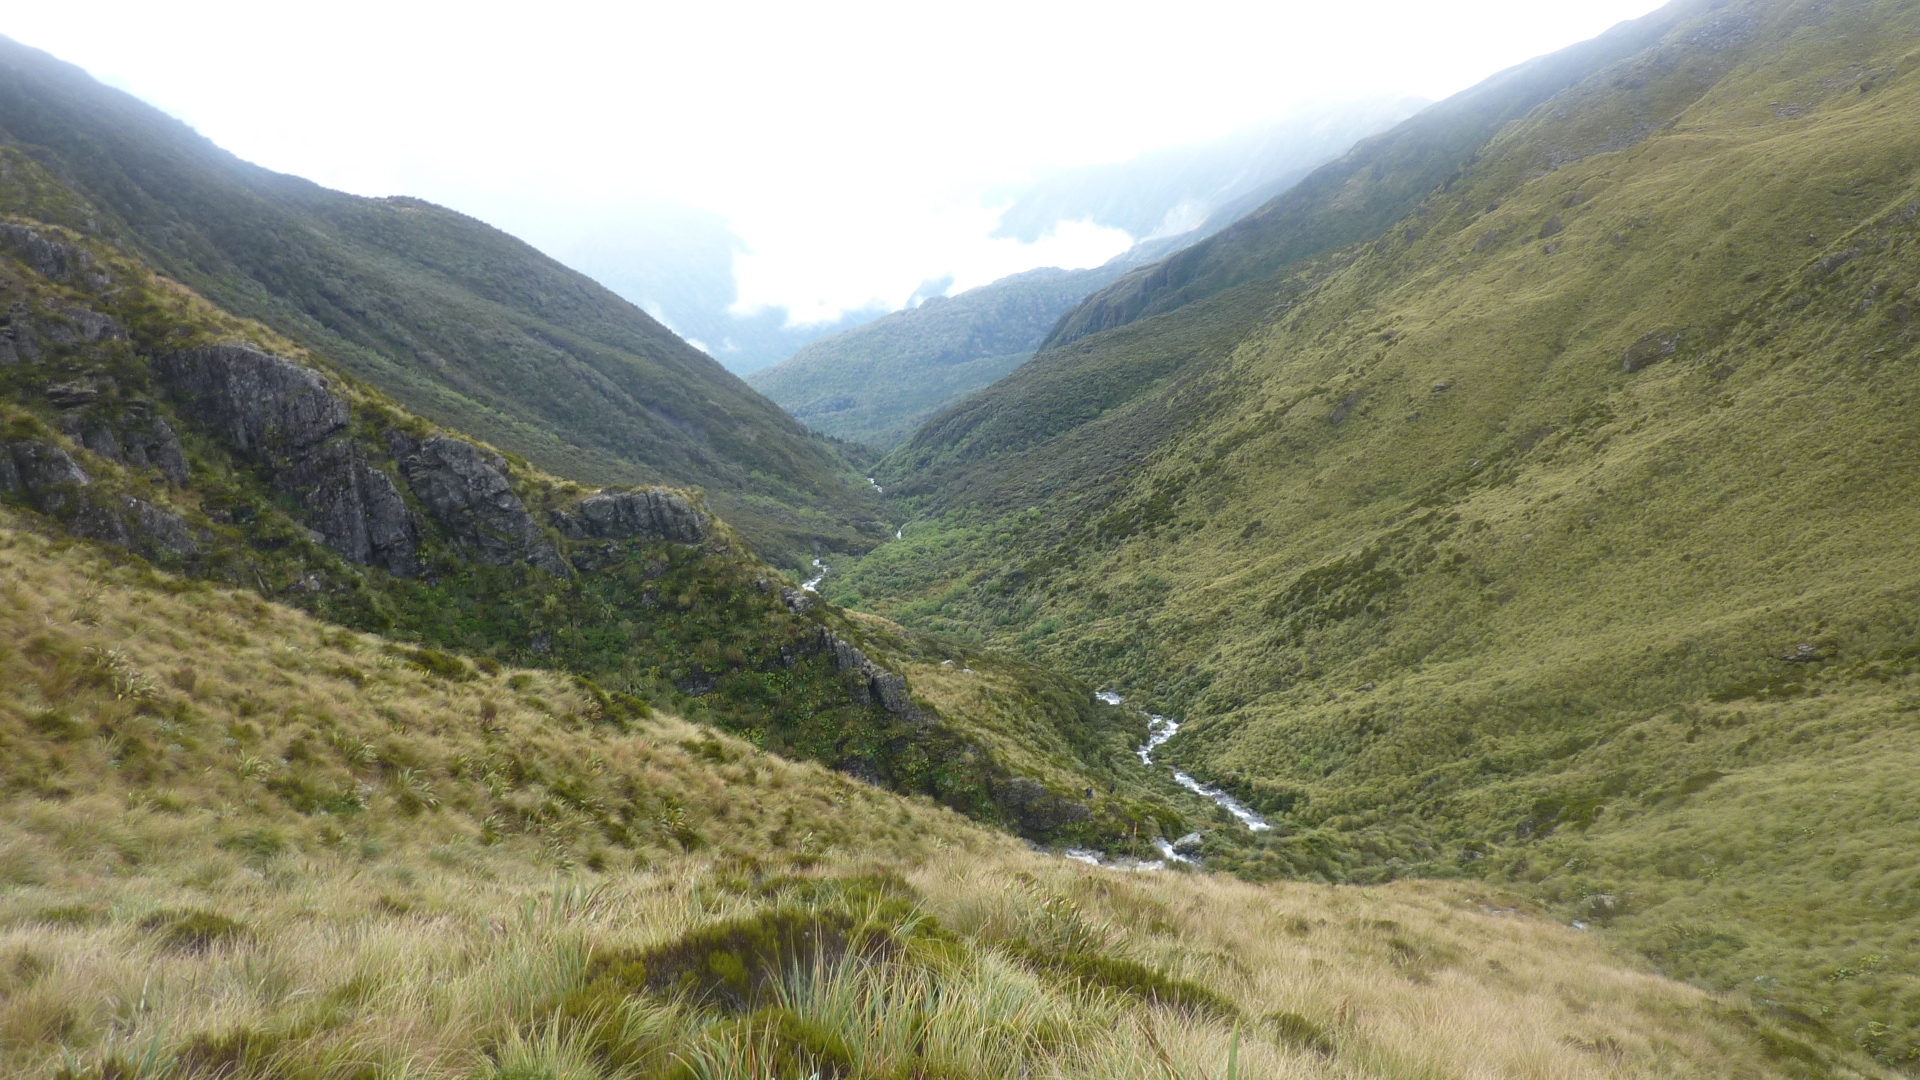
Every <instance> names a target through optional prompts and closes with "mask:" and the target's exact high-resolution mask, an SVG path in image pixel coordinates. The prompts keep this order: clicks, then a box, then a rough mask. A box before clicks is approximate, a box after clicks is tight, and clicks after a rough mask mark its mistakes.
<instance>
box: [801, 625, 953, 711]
mask: <svg viewBox="0 0 1920 1080" xmlns="http://www.w3.org/2000/svg"><path fill="white" fill-rule="evenodd" d="M820 640H821V644H822V645H823V646H825V647H826V648H827V649H828V650H829V651H831V652H832V653H833V666H834V669H835V670H836V671H843V672H850V673H852V674H855V675H858V676H859V677H860V683H859V685H858V686H857V687H856V688H855V689H854V694H853V699H854V701H855V702H856V703H858V704H861V705H867V704H871V703H872V702H874V701H876V700H877V701H879V702H880V707H881V708H883V709H885V710H887V712H889V713H891V714H892V715H894V716H897V717H899V718H900V719H902V720H905V721H907V722H909V723H912V724H920V725H925V724H927V723H929V722H930V721H931V718H930V717H928V716H927V715H926V714H925V713H923V712H921V711H920V708H919V706H917V705H915V704H914V703H913V697H912V695H911V694H909V693H908V691H907V680H906V679H905V678H903V677H901V676H900V675H899V674H897V673H895V672H892V671H888V670H887V669H886V668H883V667H881V666H880V665H879V664H876V663H874V662H873V661H871V660H869V659H867V654H865V653H863V652H861V651H860V650H859V649H857V648H855V647H854V646H853V645H851V644H849V643H848V642H847V640H846V639H845V638H842V637H841V636H840V635H838V634H836V633H834V632H833V631H831V630H828V629H826V628H825V627H822V628H821V630H820Z"/></svg>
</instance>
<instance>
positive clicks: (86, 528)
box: [67, 495, 200, 557]
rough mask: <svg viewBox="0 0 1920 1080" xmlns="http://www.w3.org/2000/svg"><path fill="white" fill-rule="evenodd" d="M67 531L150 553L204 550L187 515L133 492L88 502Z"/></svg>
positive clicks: (190, 553) (191, 552)
mask: <svg viewBox="0 0 1920 1080" xmlns="http://www.w3.org/2000/svg"><path fill="white" fill-rule="evenodd" d="M67 531H68V532H70V533H72V534H73V535H75V536H78V537H83V538H85V539H88V540H99V541H101V542H102V543H107V544H112V545H114V546H115V547H120V548H126V549H127V550H129V551H139V552H143V553H145V554H148V555H158V554H162V553H165V554H168V555H177V556H182V557H184V556H188V555H192V554H194V553H196V552H198V551H199V550H200V546H199V545H198V544H197V543H195V542H194V539H193V528H192V526H190V525H188V524H187V521H186V519H185V518H182V517H180V516H179V515H177V514H173V513H169V512H167V511H165V510H162V509H160V508H159V507H157V506H155V505H153V504H152V503H150V502H146V501H144V500H142V499H136V498H134V497H133V496H131V495H122V496H119V497H118V498H114V499H111V500H107V501H102V502H88V503H87V504H86V505H84V506H82V507H81V508H80V510H79V512H78V513H76V514H74V515H73V519H72V520H71V521H69V522H68V523H67Z"/></svg>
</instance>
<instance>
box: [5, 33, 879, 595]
mask: <svg viewBox="0 0 1920 1080" xmlns="http://www.w3.org/2000/svg"><path fill="white" fill-rule="evenodd" d="M0 145H5V146H9V147H13V148H15V149H16V150H18V151H19V152H21V153H23V154H25V155H26V156H27V157H28V158H30V159H32V160H33V161H35V162H37V163H39V164H40V165H42V166H44V167H45V168H46V169H47V170H48V171H50V172H51V173H52V174H54V175H55V176H57V177H59V178H60V180H61V182H62V183H63V184H65V185H66V186H67V187H68V188H70V189H71V190H72V192H74V193H76V194H77V195H78V196H79V197H80V199H81V200H82V201H83V202H84V207H83V208H82V209H79V210H76V211H74V212H72V213H71V214H69V215H68V216H67V217H66V218H64V219H62V220H60V221H59V223H60V224H64V225H68V226H71V227H74V228H77V229H79V230H81V231H83V232H87V233H91V234H94V235H97V236H100V237H103V238H105V239H107V240H109V241H111V242H113V243H115V244H118V245H120V246H122V247H125V248H127V249H129V250H132V251H134V252H137V253H138V254H140V255H141V256H143V257H144V258H146V259H147V260H149V261H150V262H152V263H153V265H154V266H156V267H157V268H159V269H160V270H161V271H162V272H163V273H166V274H167V275H169V276H171V277H174V278H176V279H178V280H180V281H182V282H184V283H186V284H187V285H189V286H191V287H193V288H194V289H196V290H198V291H199V292H200V293H202V294H203V295H205V296H207V297H208V298H209V299H211V300H213V301H214V302H216V303H218V304H220V305H221V306H223V307H225V308H227V309H228V310H231V311H233V312H235V313H237V314H240V315H244V316H247V317H250V318H256V319H259V320H261V321H262V322H265V323H267V324H269V325H271V326H272V327H274V328H275V329H277V330H279V331H280V332H282V333H285V334H287V335H288V336H290V337H292V338H294V339H295V340H297V341H300V342H302V343H303V344H305V345H307V346H309V347H312V348H315V349H318V350H322V351H324V352H326V353H327V354H328V355H330V356H332V357H334V358H336V359H337V360H338V361H339V362H340V363H342V364H343V365H345V366H346V367H347V368H348V369H349V370H350V371H352V372H353V373H354V374H356V375H358V376H360V377H362V378H364V379H366V380H367V381H369V382H371V383H372V384H374V385H375V386H378V387H380V388H381V389H382V390H385V391H386V392H387V393H390V394H392V395H393V396H394V397H395V398H396V399H398V400H399V401H400V402H401V403H403V404H405V405H406V406H408V407H409V408H411V409H413V410H415V411H417V412H419V413H421V414H422V415H424V416H426V417H428V418H430V419H432V420H434V421H436V422H440V423H443V424H447V425H449V426H452V427H457V428H459V429H461V430H464V431H468V432H471V433H473V434H475V435H477V436H480V437H481V438H484V439H486V440H488V441H489V442H491V443H493V444H495V445H497V446H499V447H501V448H502V449H505V450H510V451H513V452H515V453H518V454H521V455H523V456H525V457H526V458H527V459H528V460H529V461H532V462H534V463H536V464H538V465H540V466H541V467H543V468H546V469H550V470H552V471H554V472H557V473H561V474H564V475H568V476H571V477H575V478H578V479H580V480H583V481H588V482H594V483H637V482H653V481H665V482H670V483H674V484H678V485H697V486H699V487H701V488H704V489H705V490H706V491H707V492H708V494H709V495H710V497H711V498H712V500H713V503H714V505H715V506H716V507H717V508H719V509H721V510H722V511H723V512H724V513H725V514H726V515H727V516H728V517H729V518H730V519H731V520H732V521H733V522H735V523H736V525H737V526H738V527H739V528H740V529H741V531H742V533H743V534H745V535H746V536H747V537H748V538H749V539H750V540H751V541H752V542H753V543H754V545H755V546H756V547H757V548H759V549H760V550H762V551H763V552H765V553H766V554H767V555H768V556H769V557H772V558H775V559H778V560H780V561H782V562H786V563H788V564H793V565H798V564H800V563H804V561H805V557H806V556H807V553H809V552H811V551H812V550H813V549H814V548H815V547H816V546H817V545H824V546H827V547H830V548H840V549H847V548H859V547H863V546H865V545H868V544H870V543H872V542H873V541H874V540H876V539H878V538H879V537H881V536H883V535H885V532H886V531H888V530H887V529H886V526H884V525H883V524H882V523H881V522H880V521H879V520H878V518H879V516H880V515H879V511H878V507H877V505H876V504H875V503H874V501H873V497H872V491H871V489H870V488H869V487H868V486H867V485H866V484H864V483H863V482H861V480H860V478H859V477H858V476H857V475H855V474H853V473H852V472H851V471H850V470H849V468H848V466H847V465H846V464H845V463H844V462H843V461H842V460H841V459H840V458H839V456H838V455H837V454H836V453H835V451H834V450H833V448H832V447H831V446H830V445H829V444H828V443H827V442H825V441H823V440H821V439H820V438H819V437H817V436H814V435H811V434H809V433H808V432H807V431H806V430H805V429H804V428H803V427H801V426H800V425H799V424H798V423H796V422H794V421H793V420H792V419H791V418H789V417H787V416H786V415H785V414H783V413H782V412H781V411H780V410H779V409H778V408H777V407H775V406H774V405H773V404H772V403H771V402H769V401H767V400H766V399H765V398H762V397H761V396H760V395H758V394H756V393H754V392H753V391H752V390H751V389H749V388H748V387H747V386H746V384H745V383H743V382H741V381H740V380H739V379H738V378H737V377H735V376H733V375H732V374H730V373H728V372H727V371H726V370H725V369H724V368H722V367H721V366H720V365H719V364H717V363H715V362H714V361H713V360H712V359H710V358H709V357H707V356H706V355H704V354H702V353H701V352H700V351H699V350H697V349H694V348H692V347H691V346H689V345H688V344H687V343H686V342H684V341H682V340H681V339H680V338H678V337H676V336H674V334H672V333H671V332H669V331H668V330H667V329H666V328H665V327H663V326H661V325H660V323H658V322H657V321H655V320H654V319H653V318H651V317H649V316H648V315H647V314H646V313H644V312H643V311H641V310H640V309H639V308H637V307H635V306H634V305H633V304H631V303H629V302H627V301H625V300H623V299H621V298H620V297H618V296H616V295H615V294H613V293H612V292H610V291H608V290H607V289H605V288H603V287H602V286H600V285H598V284H596V283H595V282H593V281H592V280H590V279H588V278H587V277H585V276H584V275H582V274H579V273H577V272H575V271H573V270H570V269H568V268H567V267H565V266H562V265H560V264H559V263H557V262H555V261H554V260H552V259H550V258H548V257H546V256H544V255H542V254H540V253H539V252H538V251H535V250H534V249H533V248H531V247H529V246H528V245H526V244H524V243H522V242H520V241H519V240H516V239H515V238H513V237H511V236H508V235H506V234H505V233H502V232H500V231H498V230H496V229H493V228H490V227H488V226H486V225H485V224H482V223H481V222H479V221H476V220H474V219H472V218H469V217H465V216H463V215H460V214H457V213H454V212H453V211H450V210H447V209H445V208H443V207H438V206H434V205H432V204H430V203H425V202H421V201H419V200H415V199H405V198H391V199H367V198H360V197H357V196H352V195H346V194H342V193H340V192H336V191H329V190H327V189H325V188H322V187H320V186H318V185H316V184H313V183H310V182H308V181H306V180H302V179H300V178H298V177H292V176H284V175H280V174H277V173H273V172H270V171H268V170H266V169H262V168H259V167H258V166H254V165H251V164H248V163H247V162H244V161H241V160H240V159H238V158H236V157H234V156H233V155H232V154H229V153H227V152H226V151H224V150H221V149H220V148H219V147H217V146H215V145H213V144H212V143H211V142H209V141H207V140H206V139H204V138H202V137H200V136H199V135H197V134H195V133H194V132H193V131H192V130H191V129H189V128H188V127H187V126H186V125H184V124H182V123H180V122H178V121H176V120H174V119H172V118H170V117H168V116H166V115H164V114H162V113H160V112H159V111H157V110H155V109H153V108H151V107H149V106H147V105H145V104H143V103H141V102H139V101H138V100H136V99H134V98H132V97H131V96H129V95H127V94H124V93H121V92H120V91H118V90H113V89H110V88H108V87H105V86H102V85H101V84H99V83H98V82H96V81H94V80H93V79H92V78H90V77H89V76H88V75H87V74H86V73H85V72H83V71H81V70H80V69H79V68H76V67H73V66H72V65H69V64H66V63H63V62H61V61H58V60H56V59H54V58H53V57H50V56H48V55H46V54H45V53H42V52H40V51H38V50H35V49H30V48H27V47H25V46H22V45H20V44H18V43H16V42H13V41H11V40H8V39H4V38H0ZM30 201H31V200H30V197H29V193H25V192H22V191H19V190H17V186H16V189H15V190H11V191H7V192H5V193H4V194H0V212H8V211H11V212H17V213H27V214H30V215H31V214H32V213H34V212H35V211H36V209H45V208H36V207H35V206H33V205H31V204H30ZM43 216H44V215H43Z"/></svg>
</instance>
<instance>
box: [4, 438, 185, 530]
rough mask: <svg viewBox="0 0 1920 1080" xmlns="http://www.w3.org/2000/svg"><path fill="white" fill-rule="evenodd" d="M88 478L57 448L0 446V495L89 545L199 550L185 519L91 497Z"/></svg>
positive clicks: (17, 442) (132, 502) (138, 503)
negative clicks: (53, 519) (51, 519)
mask: <svg viewBox="0 0 1920 1080" xmlns="http://www.w3.org/2000/svg"><path fill="white" fill-rule="evenodd" d="M92 486H93V478H92V477H90V476H88V475H87V473H86V470H84V469H82V468H81V467H80V466H79V464H78V463H76V462H75V461H74V460H73V457H72V455H70V454H68V453H67V452H66V451H65V450H63V449H61V448H60V446H58V445H57V444H55V443H53V442H49V441H46V440H42V439H12V440H9V441H7V442H5V443H0V495H8V496H12V497H14V498H16V499H18V500H19V501H21V502H23V503H25V504H26V505H27V506H30V507H32V508H33V509H35V510H38V511H39V512H41V513H43V514H46V515H48V516H49V517H57V518H60V519H62V520H63V522H64V523H65V525H66V528H67V531H68V532H70V533H72V534H73V535H75V536H79V537H82V538H85V539H88V540H100V541H104V542H106V543H109V544H113V545H115V546H117V547H122V548H126V549H128V550H132V551H142V552H146V553H148V554H161V553H166V554H172V555H181V556H185V555H192V554H194V553H195V552H196V551H198V550H199V545H198V544H197V543H195V542H194V537H193V529H192V527H191V526H189V525H188V524H187V521H186V519H185V518H182V517H180V516H179V515H177V514H172V513H169V512H167V511H165V510H162V509H160V508H159V507H157V506H154V505H153V504H152V503H149V502H146V501H144V500H141V499H136V498H133V497H132V496H128V495H121V496H117V497H114V496H101V495H97V494H94V493H92V492H90V491H89V490H88V489H89V488H91V487H92Z"/></svg>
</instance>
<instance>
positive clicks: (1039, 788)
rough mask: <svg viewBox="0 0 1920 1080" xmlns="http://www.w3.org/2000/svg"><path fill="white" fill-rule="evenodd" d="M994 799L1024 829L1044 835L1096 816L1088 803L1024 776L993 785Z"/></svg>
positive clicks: (1022, 830) (1023, 830) (1024, 830)
mask: <svg viewBox="0 0 1920 1080" xmlns="http://www.w3.org/2000/svg"><path fill="white" fill-rule="evenodd" d="M993 794H994V801H995V802H996V803H998V804H999V805H1000V808H1001V809H1002V810H1004V811H1006V812H1007V814H1008V815H1009V816H1011V817H1012V818H1013V820H1014V823H1015V824H1017V825H1018V826H1019V828H1020V831H1021V832H1025V833H1033V834H1040V835H1045V834H1048V833H1052V832H1055V831H1057V830H1059V829H1063V828H1065V827H1067V826H1068V825H1076V824H1079V823H1080V822H1082V821H1086V820H1088V819H1089V818H1091V817H1093V811H1091V810H1089V809H1087V805H1086V804H1085V803H1082V802H1079V801H1077V800H1075V799H1070V798H1067V797H1066V796H1064V795H1056V794H1054V793H1053V792H1051V791H1049V790H1047V786H1046V785H1045V784H1042V783H1040V782H1039V781H1038V780H1031V779H1028V778H1027V777H1024V776H1016V777H1014V778H1013V779H1011V780H1005V781H1002V782H1001V783H999V784H996V785H994V793H993Z"/></svg>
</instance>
